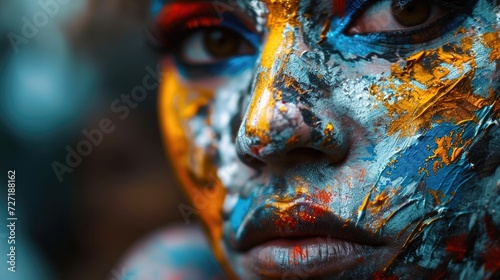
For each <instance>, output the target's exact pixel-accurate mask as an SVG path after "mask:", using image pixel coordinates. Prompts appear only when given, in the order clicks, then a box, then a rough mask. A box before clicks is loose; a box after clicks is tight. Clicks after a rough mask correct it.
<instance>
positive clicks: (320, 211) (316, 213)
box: [311, 206, 326, 217]
mask: <svg viewBox="0 0 500 280" xmlns="http://www.w3.org/2000/svg"><path fill="white" fill-rule="evenodd" d="M311 211H312V215H314V217H320V216H324V215H325V213H326V209H324V208H322V207H319V206H312V207H311Z"/></svg>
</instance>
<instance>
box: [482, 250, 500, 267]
mask: <svg viewBox="0 0 500 280" xmlns="http://www.w3.org/2000/svg"><path fill="white" fill-rule="evenodd" d="M485 259H486V261H485V263H484V268H486V270H489V271H491V272H492V273H496V272H499V271H500V245H496V246H494V247H492V248H490V249H488V251H487V252H486V254H485Z"/></svg>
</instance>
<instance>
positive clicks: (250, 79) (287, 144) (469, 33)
mask: <svg viewBox="0 0 500 280" xmlns="http://www.w3.org/2000/svg"><path fill="white" fill-rule="evenodd" d="M152 8H153V11H154V13H155V24H154V28H153V33H152V34H153V37H154V38H155V40H156V41H157V42H156V43H157V44H158V45H159V46H160V47H161V48H162V49H164V50H165V54H164V56H163V57H162V62H161V63H162V72H163V80H162V87H161V90H160V118H161V119H160V121H161V122H162V129H163V135H164V139H165V142H166V146H167V147H168V154H169V157H170V159H171V161H172V162H173V163H174V166H175V171H176V173H177V175H178V177H179V178H180V181H181V183H182V185H183V187H184V188H185V190H186V193H187V194H188V196H189V197H190V198H191V201H192V203H193V207H194V209H196V210H197V211H196V212H197V213H198V214H199V216H200V218H201V220H202V222H203V223H204V226H205V229H206V230H207V233H208V236H209V239H210V241H211V245H212V250H213V253H214V255H215V257H216V258H217V260H218V261H219V263H220V264H221V266H222V267H223V268H224V270H225V272H226V273H227V275H228V276H229V277H231V278H235V279H260V278H264V279H372V278H373V279H457V278H462V279H488V278H493V277H495V276H498V273H500V268H499V267H500V257H499V256H500V242H499V240H498V236H499V231H500V196H499V195H498V191H499V188H500V183H499V182H500V168H499V166H500V127H499V112H500V103H499V102H498V101H499V97H500V81H499V80H500V79H499V78H500V64H499V63H500V12H499V9H498V4H497V2H496V1H492V0H449V1H446V0H435V1H432V0H428V1H427V0H423V1H422V0H418V1H417V0H413V1H412V0H399V1H396V0H393V1H391V0H373V1H371V0H241V1H240V0H237V1H156V2H154V3H153V5H152Z"/></svg>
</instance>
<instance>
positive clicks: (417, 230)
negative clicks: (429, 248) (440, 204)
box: [383, 217, 441, 272]
mask: <svg viewBox="0 0 500 280" xmlns="http://www.w3.org/2000/svg"><path fill="white" fill-rule="evenodd" d="M440 218H441V217H434V218H431V219H429V220H427V221H420V222H419V223H418V224H417V226H415V228H414V229H413V230H412V231H411V233H410V235H409V236H408V237H407V238H406V240H405V243H404V244H403V246H401V248H400V249H399V250H398V252H397V253H396V254H395V255H394V257H392V259H391V260H390V261H389V262H388V263H387V265H386V266H385V267H384V269H383V271H384V272H386V271H387V270H388V269H389V267H391V265H392V264H393V263H394V261H395V260H397V259H398V257H399V255H401V253H402V252H403V251H404V249H405V248H406V247H408V245H409V244H410V243H411V242H412V241H413V239H414V238H415V237H416V236H417V234H419V233H420V232H422V231H423V230H424V229H425V228H426V227H428V226H429V225H431V224H432V223H434V222H435V221H437V220H439V219H440ZM410 225H411V224H410ZM410 225H408V226H407V227H405V228H404V229H403V231H406V230H407V229H408V228H409V226H410ZM400 235H401V233H400V234H399V235H398V238H399V236H400Z"/></svg>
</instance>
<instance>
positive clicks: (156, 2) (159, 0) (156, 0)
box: [149, 0, 235, 16]
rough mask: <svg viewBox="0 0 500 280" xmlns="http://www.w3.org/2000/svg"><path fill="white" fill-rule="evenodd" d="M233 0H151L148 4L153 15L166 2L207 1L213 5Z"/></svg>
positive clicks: (187, 2)
mask: <svg viewBox="0 0 500 280" xmlns="http://www.w3.org/2000/svg"><path fill="white" fill-rule="evenodd" d="M234 1H235V0H152V1H151V4H150V5H149V6H150V11H151V14H152V15H153V16H157V15H158V14H159V13H160V11H161V10H162V9H163V7H164V6H165V5H168V4H183V3H186V4H189V3H196V2H198V3H203V2H205V3H207V2H211V3H212V4H213V5H216V4H217V3H220V4H228V3H229V2H234Z"/></svg>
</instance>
